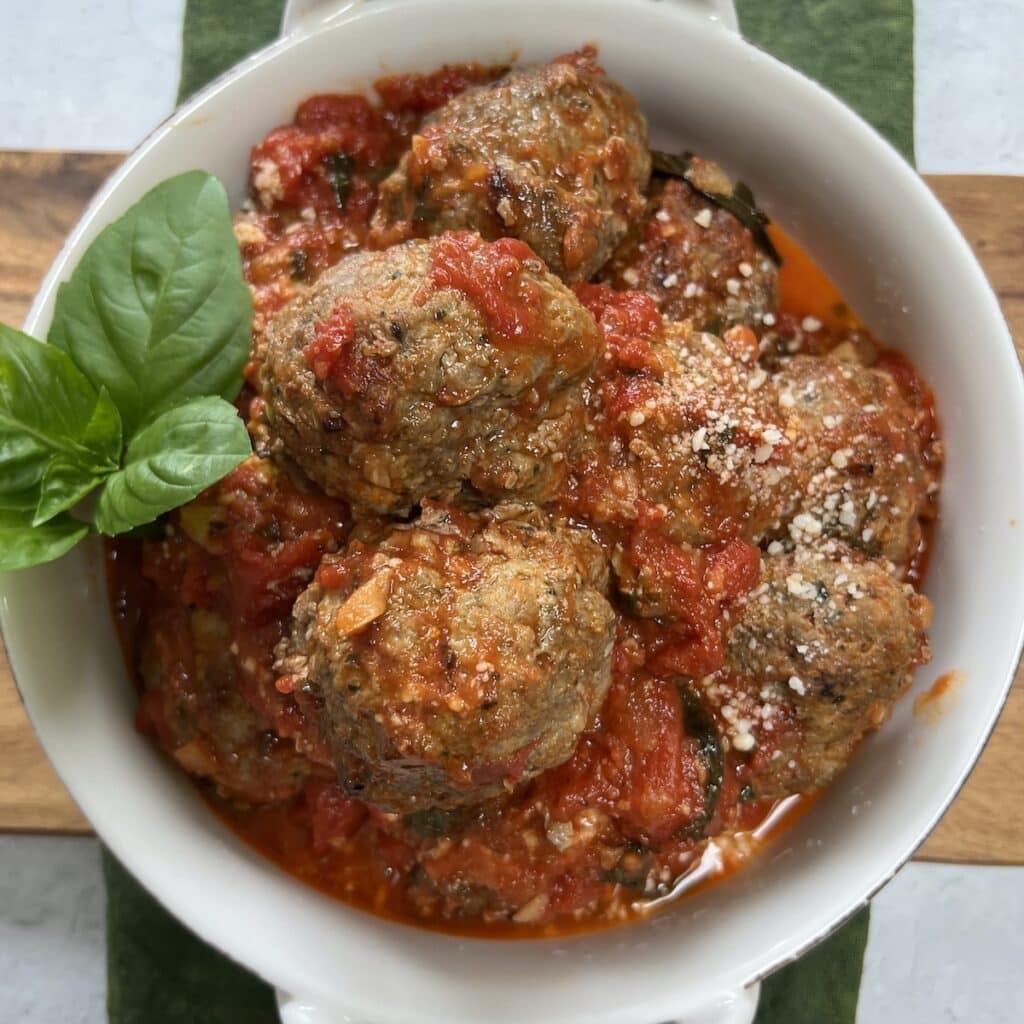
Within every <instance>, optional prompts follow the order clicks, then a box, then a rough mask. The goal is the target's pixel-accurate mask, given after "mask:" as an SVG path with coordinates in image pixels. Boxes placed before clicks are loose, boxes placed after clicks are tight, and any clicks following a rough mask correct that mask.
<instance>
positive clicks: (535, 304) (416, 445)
mask: <svg viewBox="0 0 1024 1024" xmlns="http://www.w3.org/2000/svg"><path fill="white" fill-rule="evenodd" d="M601 349H602V341H601V337H600V334H599V333H598V331H597V329H596V326H595V324H594V321H593V318H592V317H591V316H590V314H589V313H588V312H587V311H586V310H585V309H584V308H583V307H582V306H581V305H580V304H579V302H578V301H577V300H576V298H575V296H574V295H573V294H572V293H571V292H570V291H569V290H568V289H567V288H566V287H565V286H564V285H563V284H562V283H561V282H560V281H559V280H558V279H557V278H555V277H553V276H552V275H551V274H549V273H547V271H546V270H545V269H544V266H543V264H542V263H541V262H540V260H538V259H537V258H536V256H534V255H533V253H532V252H531V251H530V250H529V248H528V247H527V246H525V245H524V244H523V243H521V242H518V241H516V240H514V239H501V240H499V241H497V242H491V243H487V242H483V241H482V240H481V239H480V238H479V237H478V236H476V235H472V234H470V233H469V232H461V233H455V234H449V235H444V236H442V237H440V238H436V239H432V240H429V241H415V240H414V241H411V242H408V243H405V244H403V245H399V246H395V247H393V248H391V249H389V250H388V251H386V252H362V253H358V254H356V255H353V256H350V257H349V258H348V259H346V260H344V261H343V262H341V263H340V264H338V266H337V267H335V268H333V269H332V270H331V271H329V272H328V273H326V274H325V275H324V276H323V277H322V278H321V279H320V281H319V282H318V284H317V285H316V286H315V288H313V289H312V291H311V292H310V293H309V295H308V296H307V297H305V298H304V299H302V300H300V301H299V302H297V303H295V304H293V305H292V306H290V307H288V308H287V309H286V310H285V311H284V312H283V313H282V314H281V315H280V316H279V317H278V318H277V319H276V320H274V321H273V322H272V323H271V324H270V326H269V327H268V329H267V332H266V352H265V359H264V363H263V368H262V371H261V383H262V389H263V393H264V397H265V399H266V414H267V418H268V420H269V425H270V432H271V434H272V436H274V437H275V438H276V439H277V443H278V444H279V445H280V446H281V447H282V448H283V450H284V452H285V453H287V455H288V456H290V457H291V458H292V459H294V460H295V462H297V463H298V464H299V466H301V467H302V469H303V470H304V471H305V472H306V473H307V474H308V475H309V476H310V477H311V478H312V479H313V480H314V481H316V482H317V483H318V484H319V485H320V486H321V487H322V488H323V489H324V490H325V491H327V493H328V494H330V495H332V496H335V497H340V498H344V499H346V500H348V501H350V502H351V503H352V505H353V506H354V507H356V508H357V509H362V510H366V509H369V510H373V511H376V512H381V513H390V512H404V511H406V510H408V509H409V508H410V507H412V506H413V505H415V504H416V503H418V502H419V501H420V500H421V499H423V498H444V499H452V498H455V497H457V496H458V495H459V492H460V490H461V489H462V488H463V487H464V485H468V486H469V487H471V488H472V489H473V490H474V491H475V492H477V494H478V495H480V496H483V497H484V498H486V499H489V500H492V501H496V500H500V499H501V498H503V497H506V496H516V497H521V498H528V499H530V500H538V501H539V500H545V499H546V498H547V497H548V496H549V495H550V494H551V493H552V491H553V490H554V489H555V487H556V486H557V485H558V483H559V481H560V479H561V475H562V471H563V466H562V463H561V455H560V453H561V452H562V451H563V450H564V448H565V447H566V446H567V444H568V439H569V437H571V436H572V435H573V434H574V433H576V432H577V431H578V430H579V428H580V421H581V417H582V386H583V381H584V379H585V378H586V376H587V373H588V372H589V370H590V368H591V367H592V365H593V363H594V362H595V360H596V359H597V357H598V355H599V354H600V352H601Z"/></svg>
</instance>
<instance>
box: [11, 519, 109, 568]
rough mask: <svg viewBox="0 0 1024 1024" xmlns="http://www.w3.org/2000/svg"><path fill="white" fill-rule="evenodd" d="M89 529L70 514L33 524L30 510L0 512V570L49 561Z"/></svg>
mask: <svg viewBox="0 0 1024 1024" xmlns="http://www.w3.org/2000/svg"><path fill="white" fill-rule="evenodd" d="M88 532H89V527H88V526H87V525H86V524H85V523H80V522H78V520H77V519H72V518H71V516H59V517H58V518H56V519H52V520H50V522H48V523H44V524H43V525H42V526H33V525H32V516H31V514H29V513H24V512H10V511H7V512H0V571H2V572H8V571H9V570H12V569H26V568H28V567H29V566H30V565H41V564H42V563H43V562H52V561H53V560H54V559H55V558H60V556H61V555H63V554H65V553H66V552H67V551H70V550H71V548H73V547H74V546H75V545H76V544H77V543H78V542H79V541H80V540H81V539H82V538H83V537H84V536H85V535H86V534H87V533H88Z"/></svg>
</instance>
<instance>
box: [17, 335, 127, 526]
mask: <svg viewBox="0 0 1024 1024" xmlns="http://www.w3.org/2000/svg"><path fill="white" fill-rule="evenodd" d="M120 454H121V421H120V417H119V416H118V413H117V410H116V409H115V408H114V405H113V403H112V402H111V401H110V398H109V397H108V396H107V395H106V393H105V392H100V393H98V394H97V392H96V391H95V390H94V389H93V387H92V385H91V384H90V383H89V381H88V380H86V378H85V377H84V376H83V375H82V374H81V373H80V372H79V371H78V370H77V369H76V368H75V366H74V364H73V363H72V362H71V360H70V359H69V358H68V357H67V356H66V355H65V354H64V353H63V352H60V351H58V350H57V349H55V348H53V347H52V346H50V345H42V344H40V343H39V342H38V341H35V340H34V339H33V338H30V337H29V336H28V335H27V334H22V333H21V332H20V331H15V330H13V329H12V328H10V327H7V326H5V325H3V324H0V508H6V509H25V508H29V507H33V506H34V504H35V502H34V501H32V500H31V496H32V495H33V494H38V488H39V485H40V483H41V481H42V480H43V476H44V474H45V472H46V468H47V466H48V465H49V464H50V462H51V461H52V460H53V459H54V458H55V457H60V458H61V459H62V460H63V461H64V462H65V463H66V464H67V465H74V466H76V467H78V469H79V471H80V475H82V476H86V475H89V474H92V475H94V476H102V474H103V473H105V472H110V471H112V470H114V469H116V468H117V465H118V460H119V457H120Z"/></svg>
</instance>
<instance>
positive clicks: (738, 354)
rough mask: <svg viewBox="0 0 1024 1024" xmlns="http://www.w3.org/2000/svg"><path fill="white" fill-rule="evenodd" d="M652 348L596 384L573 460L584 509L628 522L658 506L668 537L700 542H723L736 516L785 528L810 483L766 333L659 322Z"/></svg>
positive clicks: (600, 518)
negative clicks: (764, 344)
mask: <svg viewBox="0 0 1024 1024" xmlns="http://www.w3.org/2000/svg"><path fill="white" fill-rule="evenodd" d="M616 301H618V300H616ZM646 343H647V344H648V345H649V352H650V357H649V359H648V362H647V365H646V366H644V367H643V368H642V369H640V370H639V371H637V370H636V369H634V368H632V367H629V366H627V367H614V368H609V367H608V366H607V365H606V366H605V367H604V369H603V372H602V374H601V377H600V378H599V380H598V381H597V385H596V387H595V388H594V390H593V394H592V397H591V400H590V403H589V414H590V420H589V426H590V430H589V431H588V432H587V433H586V434H585V435H582V437H581V438H580V440H579V441H578V443H577V444H576V445H575V446H574V449H573V453H572V460H571V461H572V466H573V472H574V478H575V480H576V484H577V492H578V493H579V494H580V495H581V496H582V501H583V508H582V511H583V512H584V513H585V514H586V515H588V516H590V517H592V519H593V520H594V521H595V522H596V523H598V524H605V523H613V524H614V523H619V524H622V523H630V522H635V521H636V520H637V519H638V518H639V517H640V516H641V515H642V514H643V510H644V509H650V508H651V507H652V506H653V508H654V509H655V510H659V511H660V513H661V514H662V515H663V516H664V529H665V532H666V533H667V535H668V536H670V537H671V538H672V539H673V540H675V541H677V542H686V543H691V544H703V543H707V542H710V541H713V540H716V539H718V538H719V537H720V536H721V534H722V524H723V522H725V521H730V522H731V523H732V524H733V525H734V527H736V528H738V530H736V532H738V533H739V534H740V535H741V536H744V537H746V538H748V539H755V540H756V539H758V538H760V537H762V536H764V535H765V534H766V533H768V532H770V531H771V530H773V529H775V528H777V526H778V525H779V524H780V523H782V522H785V520H786V518H787V517H788V516H789V515H790V514H791V513H792V512H793V511H794V509H795V507H796V502H797V499H798V495H799V490H800V483H799V480H798V479H797V478H795V476H794V470H793V466H792V462H793V458H792V449H793V445H792V443H791V441H790V439H789V438H788V437H787V436H786V431H785V418H784V414H783V411H782V410H780V409H779V407H778V403H777V401H776V396H775V393H774V390H773V388H772V386H771V383H770V381H769V379H768V375H767V373H766V372H765V371H764V370H762V369H761V368H760V367H758V365H757V340H756V338H754V336H753V334H752V333H751V332H750V331H749V330H747V329H746V328H734V329H733V331H732V332H730V334H729V336H728V337H727V338H726V339H724V340H723V339H722V338H718V337H715V336H714V335H711V334H704V333H700V332H698V331H695V330H693V329H692V328H691V326H690V324H689V323H681V324H678V323H669V322H665V323H664V324H661V323H660V322H659V325H658V335H657V336H655V337H651V338H649V339H646Z"/></svg>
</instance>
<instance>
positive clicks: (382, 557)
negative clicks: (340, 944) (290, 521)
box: [278, 505, 614, 811]
mask: <svg viewBox="0 0 1024 1024" xmlns="http://www.w3.org/2000/svg"><path fill="white" fill-rule="evenodd" d="M606 588H607V570H606V567H605V562H604V559H603V556H602V553H601V551H600V548H599V547H598V546H597V545H596V543H595V542H594V541H593V540H592V539H591V538H590V536H589V535H588V534H587V533H585V532H583V531H581V530H577V529H573V528H569V527H563V526H555V525H552V524H551V523H550V522H549V521H548V520H547V518H546V517H545V516H544V515H543V514H542V513H540V512H539V511H537V510H536V509H531V508H529V507H518V506H501V507H499V508H497V509H494V510H492V511H490V512H488V513H484V514H481V515H479V516H470V515H467V514H464V513H460V512H457V511H455V510H453V509H450V508H447V507H444V506H432V505H428V506H427V507H426V508H425V511H424V514H423V516H422V518H421V519H420V520H419V521H418V522H416V523H414V524H412V525H408V526H387V525H377V526H370V525H369V524H368V525H366V526H364V528H363V530H362V531H361V532H360V533H358V534H357V535H356V536H355V537H354V539H353V540H352V541H351V542H350V544H349V546H348V548H347V549H346V551H345V552H344V553H343V554H342V555H340V556H338V557H333V556H332V557H328V558H327V559H325V561H324V563H323V564H322V565H321V568H320V570H319V572H318V574H317V578H316V581H315V582H314V584H313V585H312V586H311V587H310V588H309V589H308V590H307V591H306V592H305V593H304V594H303V595H302V596H301V597H300V598H299V600H298V601H297V602H296V605H295V611H294V627H293V630H292V635H291V638H290V640H288V641H285V642H284V643H283V644H282V646H281V648H280V650H279V663H278V667H279V670H280V671H281V672H282V673H284V678H283V679H282V681H281V682H280V683H279V685H280V686H283V687H284V688H286V689H292V690H296V691H298V690H301V689H305V690H306V691H307V692H309V693H312V694H313V695H314V697H315V699H316V700H317V701H318V702H320V703H321V714H322V726H323V729H324V731H325V732H326V733H327V738H328V741H329V743H330V744H331V746H332V749H333V750H334V754H335V762H336V765H337V768H338V773H339V778H340V781H341V782H342V785H343V786H344V787H345V788H346V789H347V790H348V791H349V792H350V793H351V794H353V795H357V796H359V797H361V798H362V799H364V800H366V801H368V802H369V803H372V804H375V805H376V806H378V807H380V808H384V809H387V810H391V811H414V810H419V809H427V808H432V807H441V808H450V807H456V806H460V805H468V804H475V803H479V802H480V801H482V800H485V799H487V798H489V797H492V796H495V795H497V794H500V793H502V792H504V791H506V789H511V788H512V787H513V786H514V785H515V784H517V783H519V782H521V781H524V780H526V779H529V778H531V777H533V776H535V775H537V774H538V773H540V772H542V771H544V770H545V769H547V768H550V767H552V766H553V765H557V764H560V763H561V762H563V761H565V760H566V759H567V758H568V757H570V756H571V754H572V752H573V750H574V748H575V746H576V741H577V738H578V737H579V735H580V734H581V733H582V732H583V731H584V729H586V728H587V726H588V724H589V723H590V722H591V721H592V719H593V718H594V716H595V714H596V713H597V710H598V708H599V707H600V705H601V702H602V701H603V699H604V696H605V693H606V692H607V689H608V686H609V683H610V678H611V676H610V673H611V648H612V641H613V636H614V614H613V612H612V609H611V607H610V605H609V604H608V602H607V600H606V599H605V596H604V593H605V591H606Z"/></svg>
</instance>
